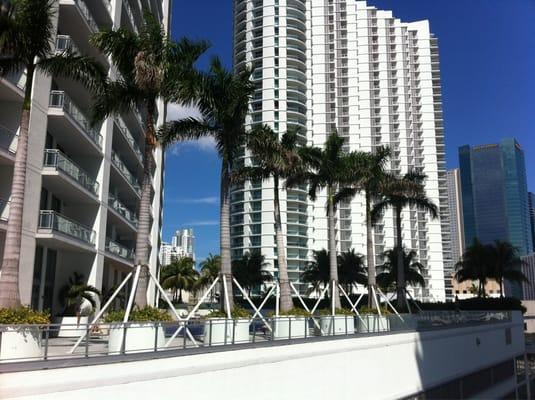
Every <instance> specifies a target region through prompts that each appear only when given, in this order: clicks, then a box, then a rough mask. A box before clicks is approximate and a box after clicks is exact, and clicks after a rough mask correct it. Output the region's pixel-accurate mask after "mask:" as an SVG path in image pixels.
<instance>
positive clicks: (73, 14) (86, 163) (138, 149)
mask: <svg viewBox="0 0 535 400" xmlns="http://www.w3.org/2000/svg"><path fill="white" fill-rule="evenodd" d="M56 3H57V4H56V5H57V13H56V15H55V18H54V24H55V26H56V29H57V36H56V43H55V51H56V52H64V51H65V50H70V51H73V52H78V53H82V54H86V55H91V56H93V57H94V58H96V59H97V60H98V61H100V62H101V63H102V65H103V66H104V67H105V68H107V69H108V71H109V74H110V76H111V77H112V78H114V77H115V76H116V75H114V74H116V72H115V71H114V69H113V68H111V63H110V60H108V59H107V58H106V57H105V56H104V55H103V54H101V53H99V52H98V51H97V50H96V49H95V48H94V47H92V46H91V45H90V44H89V41H88V39H89V37H90V35H91V34H93V33H94V32H97V31H98V30H99V29H102V28H114V29H115V28H119V27H126V28H127V29H129V30H131V31H134V32H138V30H139V29H140V27H141V26H142V23H143V21H142V19H143V13H144V12H145V11H150V12H151V13H152V14H154V15H155V16H156V17H157V18H158V19H159V20H160V21H161V22H162V24H163V26H164V27H165V29H167V30H168V28H169V27H168V23H169V16H170V1H169V0H58V1H57V2H56ZM25 84H26V82H25V74H24V73H20V74H14V75H10V76H8V77H6V78H3V79H1V80H0V256H1V252H3V248H4V239H5V229H6V225H7V218H8V210H9V197H10V189H11V177H12V173H13V163H14V157H15V153H16V151H17V132H18V130H19V120H20V108H21V104H22V100H23V90H24V87H25ZM91 102H92V98H91V96H90V94H89V93H88V91H87V90H86V89H85V88H84V87H83V86H82V85H81V84H79V83H76V82H73V81H70V80H67V79H62V78H59V77H55V76H45V75H43V74H37V75H36V77H35V78H34V85H33V93H32V113H31V118H30V131H29V146H28V161H27V166H28V172H27V180H26V195H25V199H24V217H23V232H22V242H21V246H22V254H21V262H20V292H21V297H22V302H23V304H29V305H31V306H32V307H34V308H37V309H49V310H51V311H52V313H53V314H55V313H57V312H60V311H61V304H60V301H59V298H58V290H59V289H60V288H61V287H62V286H63V285H64V284H65V283H66V282H67V280H68V278H69V277H70V276H71V275H72V274H73V273H74V272H78V273H81V274H82V275H83V276H84V277H85V279H86V281H87V283H89V284H91V285H94V286H96V287H97V288H99V289H101V290H102V291H103V293H106V292H107V291H109V290H110V289H111V288H113V287H114V286H116V285H118V284H119V283H120V281H121V280H122V279H123V278H124V276H126V274H127V273H128V272H129V271H131V270H132V268H133V261H134V254H135V248H134V247H135V240H136V233H137V221H138V220H137V210H138V207H139V200H140V181H141V179H142V173H143V154H144V153H143V148H144V138H143V121H144V118H145V117H144V115H142V114H141V113H140V112H139V111H137V110H134V111H132V112H129V113H124V114H122V115H118V116H115V117H110V118H108V119H106V120H105V121H104V122H103V123H101V124H98V125H97V126H92V125H91V124H90V122H89V115H90V108H91ZM158 118H159V120H158V123H162V122H163V120H164V118H165V109H164V104H163V102H160V103H159V106H158ZM153 157H154V159H155V164H156V168H155V169H154V172H153V189H154V196H153V199H152V219H153V223H152V231H151V244H152V250H151V255H150V268H151V269H152V270H153V271H156V268H157V266H158V247H159V243H160V227H161V204H162V174H163V154H162V152H161V151H160V150H159V149H157V150H155V151H154V153H153ZM148 297H149V301H151V300H153V299H154V288H152V287H151V288H150V289H149V295H148Z"/></svg>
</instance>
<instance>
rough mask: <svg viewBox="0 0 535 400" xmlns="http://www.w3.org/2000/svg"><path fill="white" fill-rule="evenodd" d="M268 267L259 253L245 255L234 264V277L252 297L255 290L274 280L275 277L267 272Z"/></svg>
mask: <svg viewBox="0 0 535 400" xmlns="http://www.w3.org/2000/svg"><path fill="white" fill-rule="evenodd" d="M267 266H268V264H267V263H266V262H265V257H264V256H263V255H262V254H261V253H260V252H259V251H253V252H251V253H245V254H244V255H243V256H242V258H241V259H239V260H234V261H233V262H232V275H233V276H234V278H236V280H237V281H238V283H239V284H240V286H241V287H242V288H244V289H246V290H247V291H248V294H249V297H251V291H252V290H253V289H254V288H256V287H260V286H262V285H263V284H264V283H266V282H271V281H272V280H273V275H271V273H269V272H268V271H266V270H265V268H266V267H267Z"/></svg>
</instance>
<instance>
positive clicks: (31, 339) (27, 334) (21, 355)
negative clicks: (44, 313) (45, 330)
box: [0, 326, 43, 361]
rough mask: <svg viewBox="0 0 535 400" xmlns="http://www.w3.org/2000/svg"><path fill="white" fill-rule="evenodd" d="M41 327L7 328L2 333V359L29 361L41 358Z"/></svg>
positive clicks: (0, 352)
mask: <svg viewBox="0 0 535 400" xmlns="http://www.w3.org/2000/svg"><path fill="white" fill-rule="evenodd" d="M41 342H42V337H41V329H40V328H39V327H38V326H36V327H24V328H11V327H9V328H6V330H5V331H3V332H1V333H0V360H10V361H28V360H30V359H36V358H41V357H42V356H43V352H42V349H41Z"/></svg>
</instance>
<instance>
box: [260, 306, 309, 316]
mask: <svg viewBox="0 0 535 400" xmlns="http://www.w3.org/2000/svg"><path fill="white" fill-rule="evenodd" d="M268 316H269V317H275V313H273V312H271V313H269V314H268ZM279 316H280V317H310V313H309V312H308V311H307V310H305V309H304V308H298V307H294V308H291V309H290V310H288V311H281V312H279Z"/></svg>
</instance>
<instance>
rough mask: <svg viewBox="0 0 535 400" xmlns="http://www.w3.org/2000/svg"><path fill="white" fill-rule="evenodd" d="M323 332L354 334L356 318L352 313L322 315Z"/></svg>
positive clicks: (328, 333)
mask: <svg viewBox="0 0 535 400" xmlns="http://www.w3.org/2000/svg"><path fill="white" fill-rule="evenodd" d="M320 327H321V334H322V335H324V336H331V335H346V334H348V335H352V334H354V333H355V319H354V317H353V316H352V315H335V316H334V317H333V316H331V315H325V316H322V317H320Z"/></svg>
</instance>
